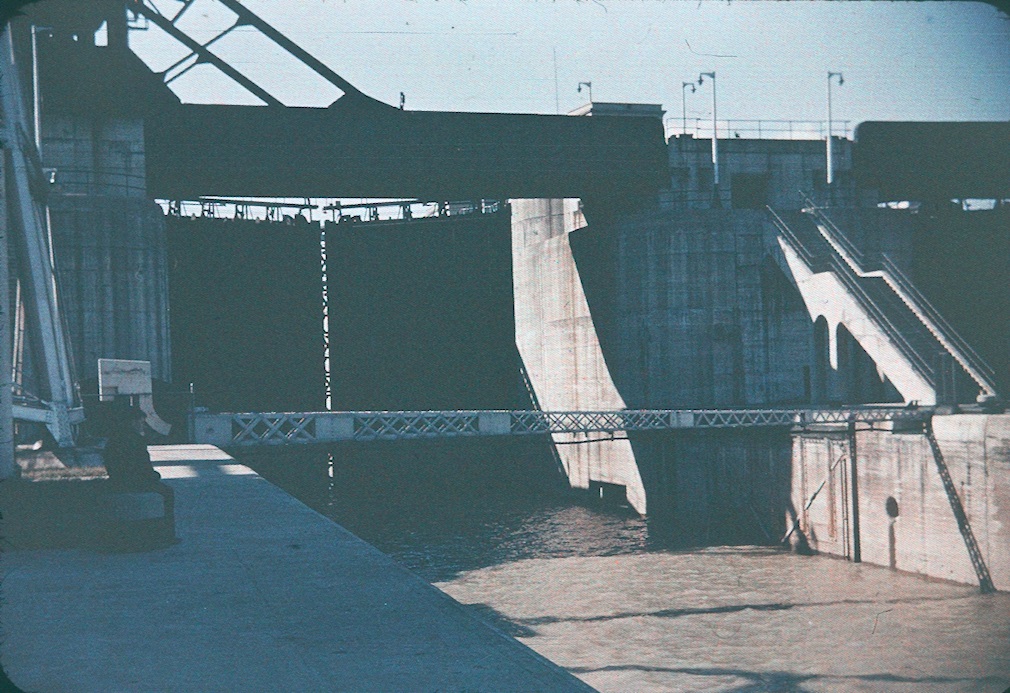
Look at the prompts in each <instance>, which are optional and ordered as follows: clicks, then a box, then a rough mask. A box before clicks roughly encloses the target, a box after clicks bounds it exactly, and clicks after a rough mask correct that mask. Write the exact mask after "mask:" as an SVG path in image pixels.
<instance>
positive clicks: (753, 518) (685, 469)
mask: <svg viewBox="0 0 1010 693" xmlns="http://www.w3.org/2000/svg"><path fill="white" fill-rule="evenodd" d="M629 439H630V440H631V444H632V448H633V449H634V452H635V459H636V460H637V461H638V468H639V472H640V473H641V475H642V482H643V483H644V485H645V492H646V495H647V497H648V498H649V515H648V521H649V532H650V538H651V539H653V540H655V541H658V542H663V543H666V544H668V545H669V546H670V547H672V548H688V547H693V546H714V545H752V544H756V545H764V546H777V545H779V544H780V543H781V539H782V537H783V536H784V535H785V533H786V531H787V530H788V527H787V518H788V516H789V512H790V491H791V487H792V443H791V437H790V434H789V432H788V431H784V430H777V429H749V430H729V429H724V430H709V431H649V432H638V433H631V434H629Z"/></svg>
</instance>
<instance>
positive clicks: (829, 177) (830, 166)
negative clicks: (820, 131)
mask: <svg viewBox="0 0 1010 693" xmlns="http://www.w3.org/2000/svg"><path fill="white" fill-rule="evenodd" d="M834 77H837V78H838V86H842V85H843V84H845V78H844V77H842V73H841V72H829V73H828V137H827V152H826V153H827V162H826V166H825V168H826V170H827V181H828V185H831V183H832V182H833V181H834V179H835V175H834V171H833V170H832V169H833V168H834V157H833V156H832V145H831V80H832V79H833V78H834Z"/></svg>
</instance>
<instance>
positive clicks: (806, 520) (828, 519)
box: [792, 414, 1010, 590]
mask: <svg viewBox="0 0 1010 693" xmlns="http://www.w3.org/2000/svg"><path fill="white" fill-rule="evenodd" d="M933 429H934V432H935V435H936V438H937V441H938V442H939V444H940V449H941V450H942V452H943V454H944V458H945V460H946V463H947V466H948V468H949V470H950V474H951V477H952V479H953V481H954V484H955V486H956V487H957V489H958V493H959V495H960V497H961V502H962V503H963V504H964V509H965V512H966V513H967V515H968V518H969V521H970V523H971V526H972V530H973V532H974V534H975V538H976V540H977V542H978V544H979V546H980V548H981V550H982V553H983V557H984V559H985V561H986V564H987V566H988V568H989V572H990V573H991V575H992V578H993V582H994V583H995V585H996V587H997V589H1001V590H1005V589H1010V415H1007V414H1002V415H980V414H960V415H950V416H936V417H934V418H933ZM839 458H844V459H842V462H841V463H840V464H838V465H837V466H836V468H835V470H834V472H833V473H831V474H830V475H829V473H828V467H829V466H830V464H831V463H832V462H835V461H836V460H838V459H839ZM856 469H857V472H856V482H857V483H856V488H857V493H856V497H857V503H858V513H859V535H858V539H859V545H860V550H861V554H862V560H863V561H865V562H867V563H873V564H876V565H882V566H890V567H892V568H896V569H898V570H904V571H909V572H913V573H919V574H922V575H929V576H932V577H938V578H943V579H947V580H954V581H957V582H964V583H971V584H977V578H976V576H975V572H974V570H973V568H972V565H971V562H970V559H969V557H968V552H967V549H966V548H965V544H964V541H963V539H962V537H961V534H960V532H959V530H958V527H957V522H956V520H955V518H954V514H953V512H952V510H951V508H950V502H949V500H948V499H947V496H946V493H945V492H944V489H943V485H942V482H941V480H940V476H939V474H938V472H937V468H936V464H935V462H934V460H933V455H932V451H931V450H930V447H929V443H928V441H927V440H926V439H925V437H924V436H923V435H922V433H920V432H916V431H910V432H891V431H883V430H860V431H858V432H857V434H856ZM822 481H826V482H827V483H826V484H825V486H824V487H823V488H822V489H821V491H820V493H819V494H818V495H817V497H816V498H815V499H814V502H813V503H812V504H811V506H810V509H809V510H807V511H805V512H804V511H803V510H802V508H803V507H804V506H805V505H806V503H807V501H808V500H809V498H810V496H811V495H813V492H814V491H815V490H816V489H817V487H818V485H819V484H820V483H821V482H822ZM792 483H793V485H792V489H793V491H792V504H793V507H794V508H795V509H797V512H799V514H800V515H801V523H800V529H801V531H802V532H803V533H804V535H805V536H806V538H807V540H808V541H809V543H810V545H811V547H812V548H814V549H815V550H818V551H821V552H823V553H828V554H832V555H838V556H852V554H853V542H854V541H855V538H854V535H853V528H852V525H853V523H852V519H853V505H852V480H851V472H850V468H849V462H848V445H847V443H846V440H845V436H844V434H840V433H805V434H799V435H796V436H794V438H793V474H792ZM889 498H890V499H894V502H895V503H896V504H897V505H896V507H897V516H896V517H891V516H890V515H889V514H888V512H887V505H888V499H889ZM893 508H894V506H893V505H892V510H893Z"/></svg>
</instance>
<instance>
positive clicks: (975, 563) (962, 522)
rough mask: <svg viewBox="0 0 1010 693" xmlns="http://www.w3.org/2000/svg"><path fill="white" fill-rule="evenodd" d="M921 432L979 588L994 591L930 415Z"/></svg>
mask: <svg viewBox="0 0 1010 693" xmlns="http://www.w3.org/2000/svg"><path fill="white" fill-rule="evenodd" d="M923 432H924V433H925V435H926V440H928V441H929V447H930V448H932V449H933V460H934V461H935V462H936V469H937V471H938V472H940V479H941V480H942V481H943V489H944V491H946V492H947V500H948V501H950V509H951V510H953V511H954V517H955V518H957V528H958V529H959V530H961V536H962V537H963V538H964V545H965V547H967V549H968V556H969V557H970V558H971V565H972V567H974V568H975V575H977V576H978V585H979V588H980V589H981V590H982V592H983V593H984V594H988V593H990V592H995V591H996V588H995V587H994V586H993V584H992V577H990V576H989V569H988V568H987V567H986V565H985V559H983V558H982V551H981V550H980V549H979V547H978V542H976V541H975V534H974V533H973V532H972V531H971V524H970V523H969V522H968V515H967V514H966V513H965V512H964V505H962V504H961V497H960V496H958V495H957V489H956V488H954V482H953V480H952V479H951V478H950V470H948V469H947V463H946V462H944V460H943V453H942V452H941V451H940V445H939V443H937V442H936V436H934V435H933V419H932V418H931V417H930V418H927V419H926V422H925V424H923Z"/></svg>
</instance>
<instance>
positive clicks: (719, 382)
mask: <svg viewBox="0 0 1010 693" xmlns="http://www.w3.org/2000/svg"><path fill="white" fill-rule="evenodd" d="M611 233H613V234H614V237H615V257H614V261H613V265H614V270H613V271H614V273H615V275H616V282H615V289H614V292H615V296H614V301H615V304H616V305H615V309H614V311H613V315H614V323H615V325H614V329H613V334H614V340H613V352H612V353H608V354H607V357H608V359H609V361H610V363H611V365H612V372H613V374H614V379H615V381H616V382H617V383H618V387H619V389H620V391H621V393H622V395H623V396H624V398H625V399H626V400H627V401H628V402H629V405H630V406H633V407H657V408H660V407H733V406H754V405H763V404H784V403H798V402H805V401H809V397H810V393H809V391H808V390H809V385H808V380H809V375H808V374H805V372H804V367H806V368H808V369H809V367H810V365H811V364H812V362H813V352H812V344H813V340H812V334H813V331H812V324H811V321H810V320H809V318H808V317H807V316H806V315H805V314H804V311H803V304H802V302H801V300H800V299H799V296H798V294H797V293H796V291H795V289H794V288H793V287H792V285H791V284H790V283H789V280H788V278H787V277H786V275H784V274H783V272H782V270H781V269H780V268H779V266H778V265H777V263H776V262H775V261H774V260H773V259H772V253H774V252H777V249H776V248H774V247H771V246H769V244H768V238H769V228H768V226H767V217H766V215H765V213H764V212H762V211H757V210H684V211H664V210H653V211H650V212H643V213H640V214H638V215H635V216H633V217H626V218H620V219H616V220H614V222H613V223H612V227H611Z"/></svg>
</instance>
